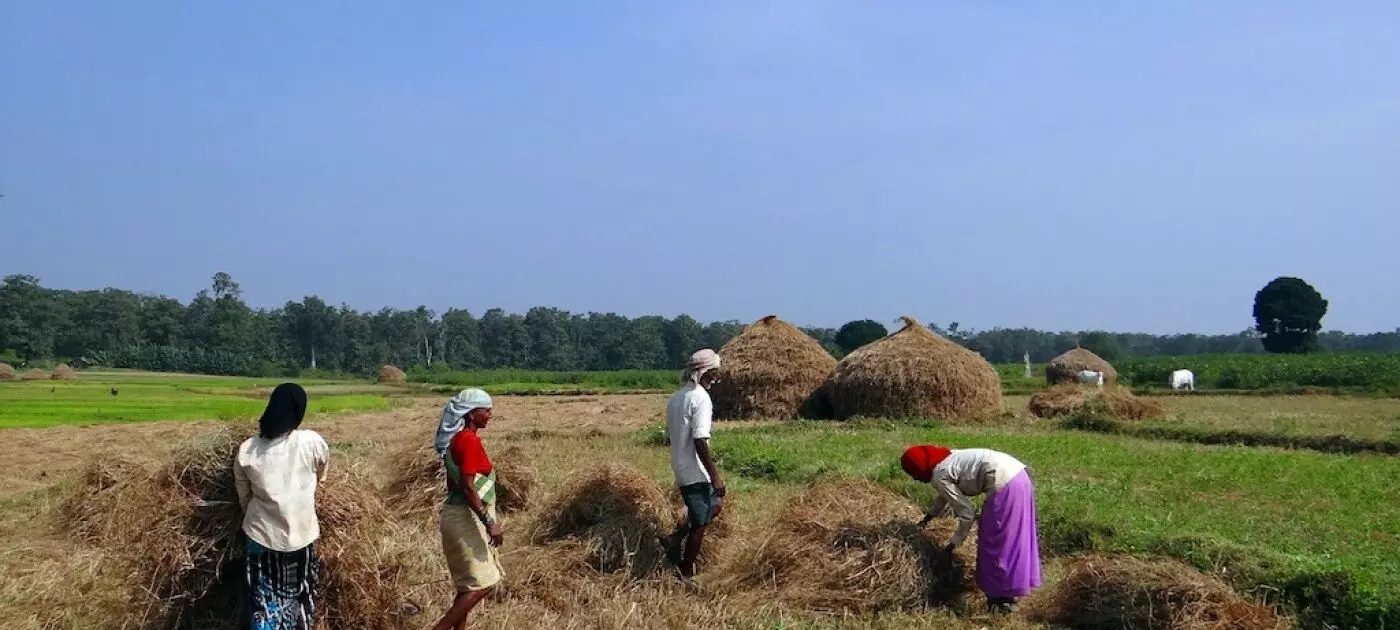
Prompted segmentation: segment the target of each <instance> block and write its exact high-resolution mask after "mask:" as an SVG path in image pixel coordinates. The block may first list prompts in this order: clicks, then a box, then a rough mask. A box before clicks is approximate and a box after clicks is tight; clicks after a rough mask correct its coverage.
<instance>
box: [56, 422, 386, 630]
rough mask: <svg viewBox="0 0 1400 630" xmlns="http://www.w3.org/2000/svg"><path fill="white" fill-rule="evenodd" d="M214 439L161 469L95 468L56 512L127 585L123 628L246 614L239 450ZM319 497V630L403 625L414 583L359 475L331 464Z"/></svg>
mask: <svg viewBox="0 0 1400 630" xmlns="http://www.w3.org/2000/svg"><path fill="white" fill-rule="evenodd" d="M242 437H243V436H242V433H241V432H239V431H237V430H234V429H232V428H226V429H223V430H220V431H217V432H215V433H214V434H212V435H210V436H208V437H207V438H206V439H204V440H202V441H200V442H199V443H198V444H196V445H195V446H192V447H191V448H189V449H187V450H185V451H183V452H180V453H178V454H176V455H175V456H173V457H172V459H171V460H170V462H169V463H168V464H166V465H164V466H159V467H144V468H143V467H140V466H137V465H135V464H131V463H129V462H121V461H119V460H118V461H109V460H98V461H97V462H94V463H93V464H92V465H91V466H90V467H89V469H88V470H86V471H85V472H84V473H83V475H82V477H81V479H82V481H83V483H82V484H80V485H79V486H78V488H77V490H76V493H75V494H74V495H73V496H71V497H70V498H69V499H68V500H67V501H66V502H65V503H64V505H63V506H61V513H62V514H63V515H65V516H66V517H67V520H68V523H67V525H68V527H69V528H70V531H71V532H72V534H73V535H75V536H76V537H79V538H81V539H84V540H87V541H89V542H91V543H94V544H97V545H99V546H101V547H104V548H106V549H107V550H108V557H109V558H110V560H109V561H108V563H107V566H106V567H105V568H106V570H111V571H116V572H119V573H120V574H121V575H123V576H125V578H124V581H125V582H126V583H128V584H130V585H131V589H130V592H129V594H128V601H129V607H128V610H127V614H126V615H125V618H123V619H118V620H111V621H113V623H114V624H116V625H124V626H126V627H142V628H169V629H175V628H185V627H198V628H209V629H224V628H228V629H232V628H236V627H239V626H238V623H239V618H240V616H239V614H237V612H238V611H240V610H244V609H245V608H246V607H245V605H244V601H243V600H244V596H243V588H244V587H243V585H242V581H243V573H242V551H243V540H244V538H243V535H242V533H241V531H240V524H241V520H242V518H241V510H240V509H239V506H238V497H237V493H236V491H235V489H234V486H233V473H232V457H233V455H234V453H235V451H236V449H237V447H238V444H239V442H240V441H241V440H242ZM331 471H332V472H331V474H330V476H329V478H328V479H326V480H325V481H324V482H323V483H322V485H321V487H320V488H319V489H318V491H317V516H318V517H319V519H320V525H321V539H320V540H318V541H317V543H316V545H317V553H318V555H319V556H320V558H321V561H322V572H321V580H320V583H319V585H318V591H319V592H318V600H317V616H318V617H320V620H319V621H318V627H320V628H332V629H336V630H350V629H355V630H359V629H365V630H368V629H370V628H394V627H401V625H402V624H401V620H400V619H399V614H400V613H401V604H402V602H403V601H404V600H405V595H404V594H405V593H406V592H407V591H408V590H409V588H410V587H411V585H410V584H409V583H408V581H407V579H406V578H407V576H406V575H405V574H404V572H403V565H404V556H403V554H404V553H406V552H407V550H404V549H395V548H394V547H392V546H389V545H386V544H385V541H388V540H392V539H393V538H394V536H393V535H392V522H391V521H390V519H389V517H388V513H387V512H386V510H385V509H384V506H383V504H382V503H380V502H379V501H378V499H377V497H376V495H375V493H374V489H373V487H372V486H371V485H370V484H369V483H368V482H367V481H365V479H364V477H363V476H362V475H360V474H359V473H358V472H356V471H354V470H349V469H347V467H346V466H343V465H342V466H339V467H336V466H332V467H331Z"/></svg>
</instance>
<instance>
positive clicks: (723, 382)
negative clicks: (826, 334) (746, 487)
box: [710, 315, 836, 420]
mask: <svg viewBox="0 0 1400 630" xmlns="http://www.w3.org/2000/svg"><path fill="white" fill-rule="evenodd" d="M719 354H720V356H721V357H722V358H723V360H722V364H721V366H720V374H719V376H720V378H719V382H717V383H715V385H714V387H712V388H711V389H710V396H711V398H712V399H713V400H714V405H715V410H714V411H715V419H717V420H742V419H750V418H769V419H790V418H798V417H806V418H820V417H826V416H827V415H828V414H829V412H830V409H829V404H827V402H826V400H825V398H826V397H825V391H824V390H823V387H822V386H823V385H824V384H825V383H826V381H827V379H828V378H831V373H832V371H834V370H835V369H836V359H834V358H832V356H831V355H830V354H828V353H827V352H826V350H825V349H823V348H822V346H821V344H819V343H817V340H816V339H813V338H812V337H811V336H809V335H807V334H806V333H804V332H802V331H801V330H798V329H797V328H796V327H794V326H793V325H791V324H789V323H787V322H785V321H783V320H781V319H778V317H777V316H776V315H769V316H767V317H764V318H763V319H760V320H758V321H756V322H754V323H753V324H752V325H750V326H749V327H748V328H746V329H744V332H743V333H740V334H739V335H738V336H737V337H734V338H733V339H730V340H729V343H726V344H724V347H722V348H720V350H719Z"/></svg>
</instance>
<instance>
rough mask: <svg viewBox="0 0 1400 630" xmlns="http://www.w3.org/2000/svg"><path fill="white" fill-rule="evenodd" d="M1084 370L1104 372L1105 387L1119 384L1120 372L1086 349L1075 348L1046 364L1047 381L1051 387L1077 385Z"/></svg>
mask: <svg viewBox="0 0 1400 630" xmlns="http://www.w3.org/2000/svg"><path fill="white" fill-rule="evenodd" d="M1084 370H1089V371H1092V372H1103V382H1104V385H1105V386H1108V385H1116V384H1118V370H1115V369H1113V366H1112V365H1109V364H1108V361H1105V360H1103V359H1102V358H1100V357H1099V355H1097V354H1094V353H1092V352H1089V351H1088V350H1085V349H1084V348H1074V349H1071V350H1069V351H1068V352H1065V353H1064V354H1061V355H1060V356H1057V357H1055V358H1053V359H1050V361H1049V362H1048V363H1046V364H1045V381H1046V382H1047V383H1049V384H1051V385H1058V384H1060V383H1076V382H1078V381H1079V373H1080V372H1082V371H1084Z"/></svg>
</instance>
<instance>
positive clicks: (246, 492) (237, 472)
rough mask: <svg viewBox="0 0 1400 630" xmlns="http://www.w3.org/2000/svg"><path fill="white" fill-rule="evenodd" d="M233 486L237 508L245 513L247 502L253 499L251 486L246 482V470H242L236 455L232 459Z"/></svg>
mask: <svg viewBox="0 0 1400 630" xmlns="http://www.w3.org/2000/svg"><path fill="white" fill-rule="evenodd" d="M233 488H234V490H236V491H237V492H238V509H239V510H242V511H243V512H244V513H246V512H247V511H248V502H249V501H252V500H253V488H252V484H250V483H249V482H248V473H247V471H245V470H243V465H242V464H241V463H240V462H239V461H238V458H237V457H235V458H234V459H233Z"/></svg>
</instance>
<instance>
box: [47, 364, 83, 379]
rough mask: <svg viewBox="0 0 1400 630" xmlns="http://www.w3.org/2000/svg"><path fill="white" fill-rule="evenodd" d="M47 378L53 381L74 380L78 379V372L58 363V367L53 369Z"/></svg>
mask: <svg viewBox="0 0 1400 630" xmlns="http://www.w3.org/2000/svg"><path fill="white" fill-rule="evenodd" d="M49 378H51V379H53V380H55V381H75V380H77V379H78V373H77V372H74V371H73V368H70V367H68V366H67V365H65V364H62V363H60V364H59V365H58V367H56V368H54V369H53V374H50V375H49Z"/></svg>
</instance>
